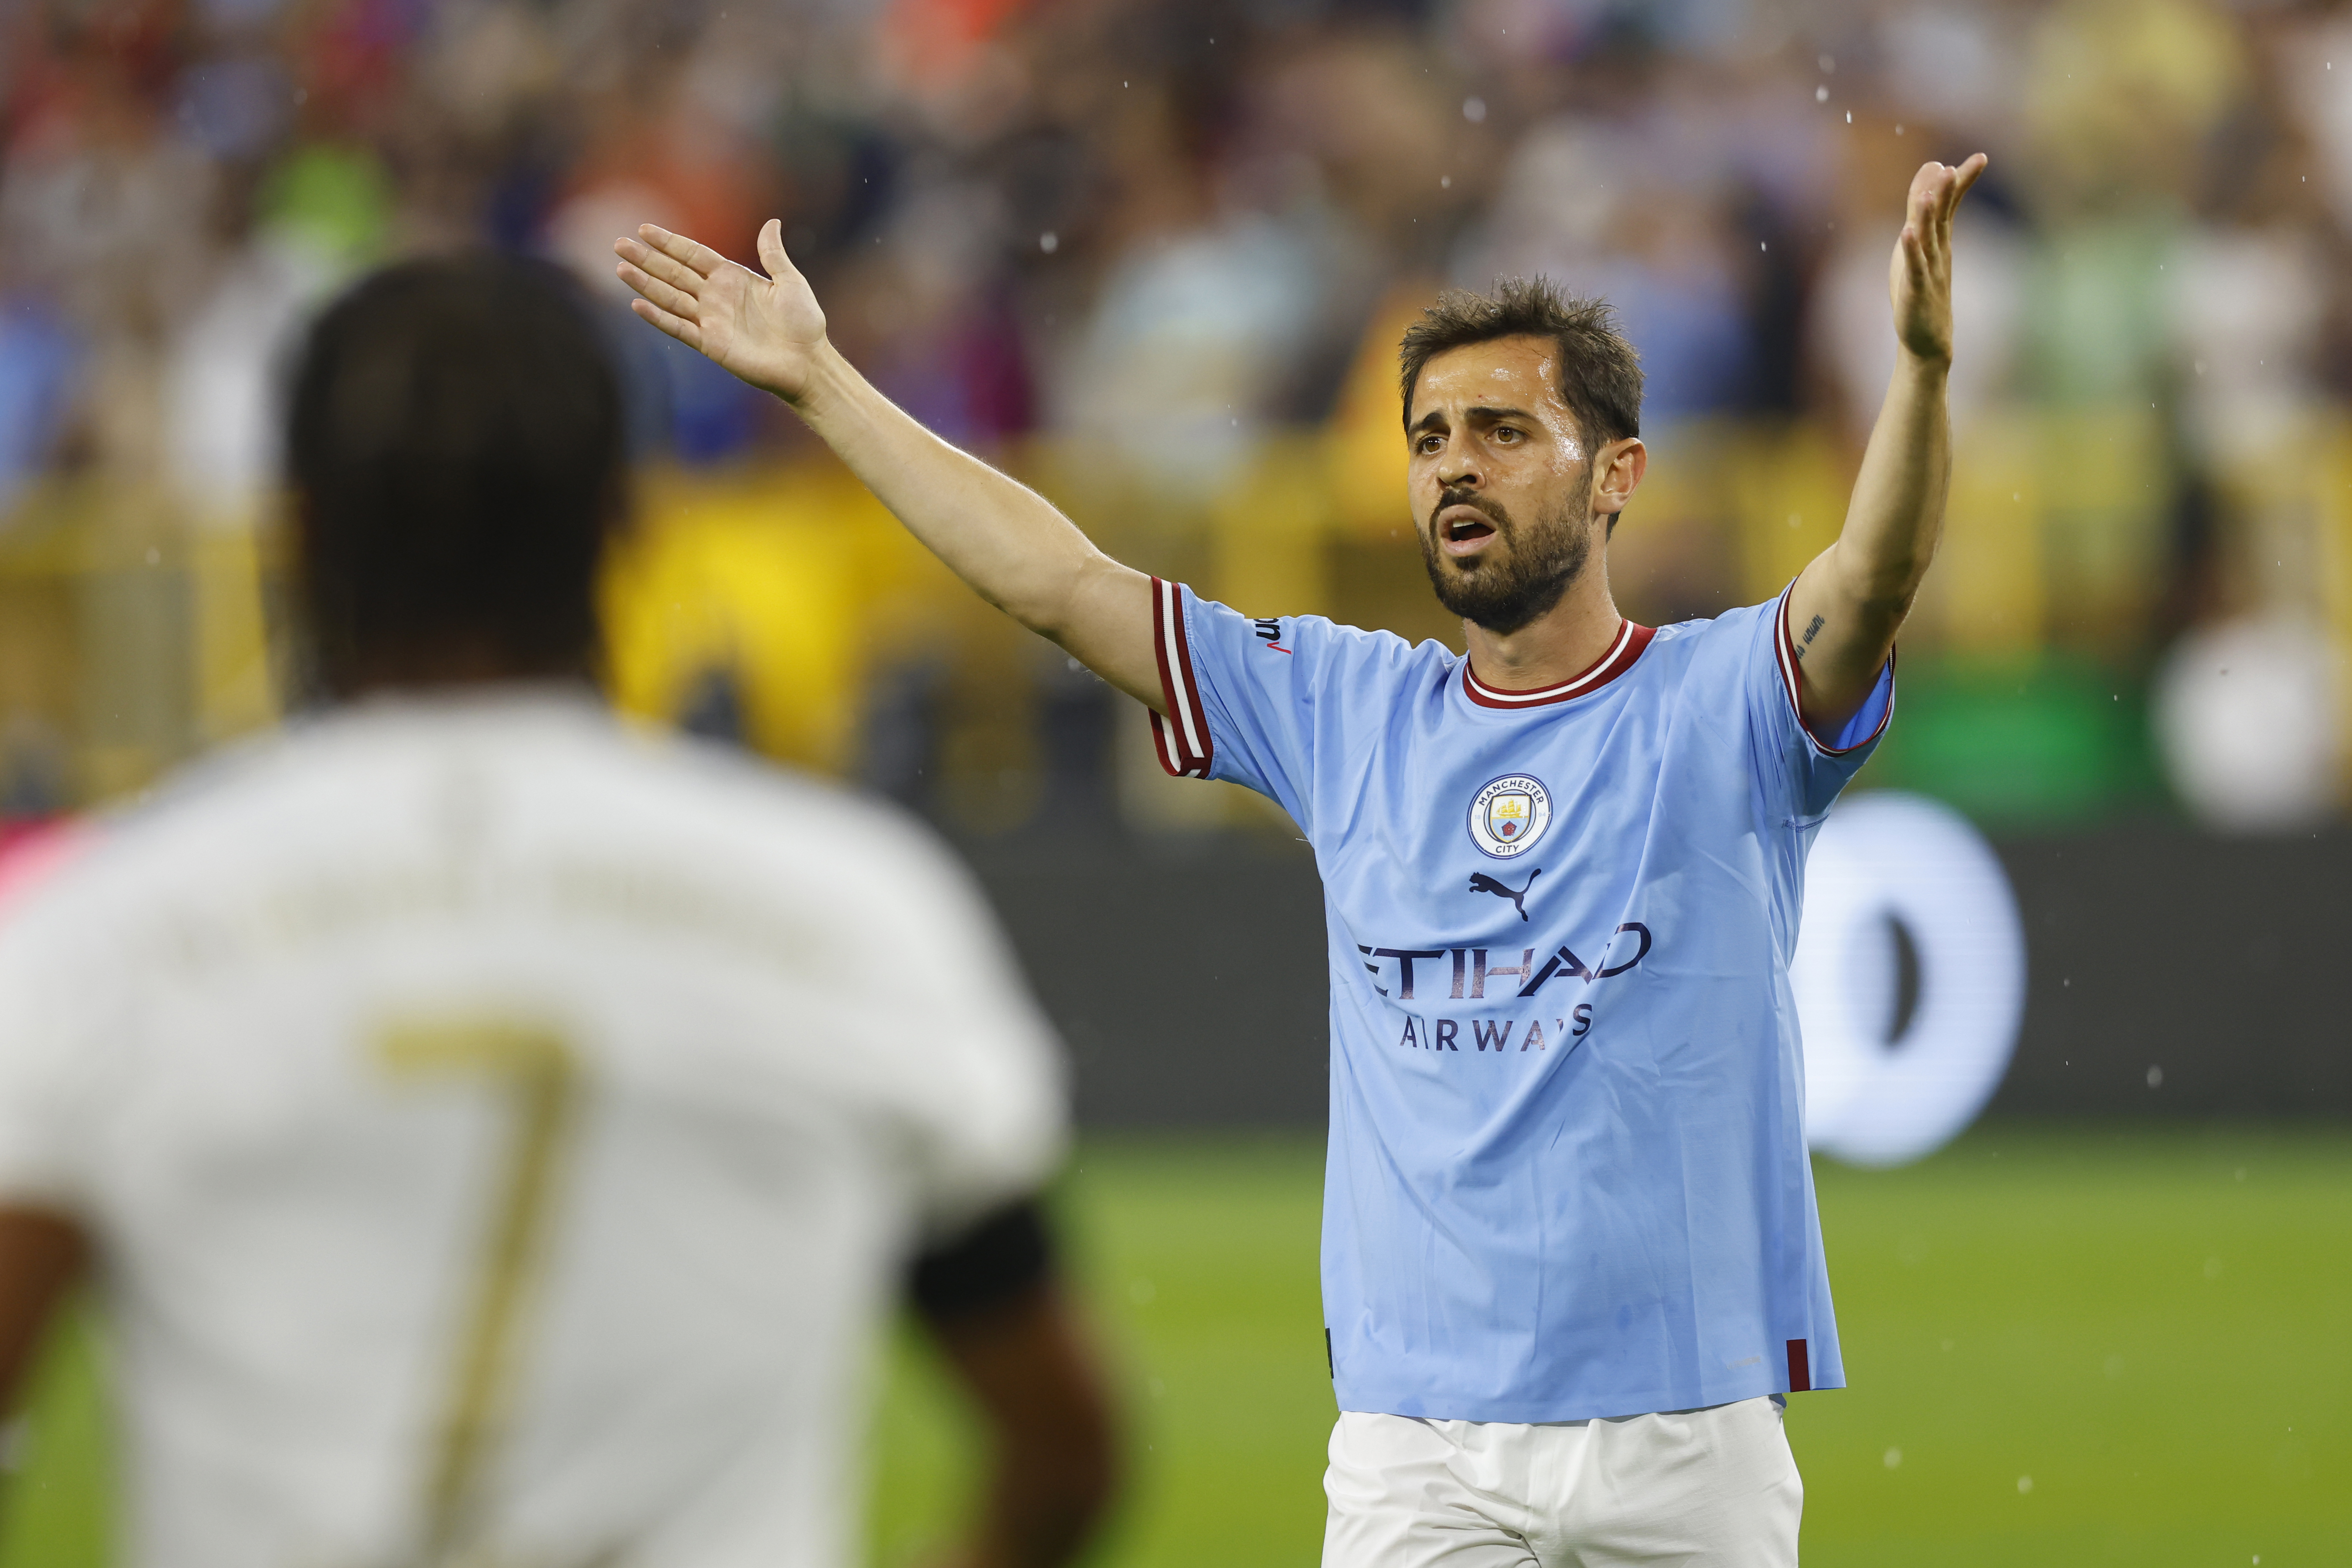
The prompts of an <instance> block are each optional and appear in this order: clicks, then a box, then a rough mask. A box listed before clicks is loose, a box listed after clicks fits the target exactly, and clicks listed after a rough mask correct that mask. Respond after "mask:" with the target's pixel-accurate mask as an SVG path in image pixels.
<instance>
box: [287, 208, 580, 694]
mask: <svg viewBox="0 0 2352 1568" xmlns="http://www.w3.org/2000/svg"><path fill="white" fill-rule="evenodd" d="M291 402H292V406H291V408H290V410H289V422H288V431H287V444H286V460H287V472H288V477H289V479H291V481H292V483H293V486H294V489H295V490H296V491H297V492H298V496H299V504H300V516H299V524H298V526H299V529H300V531H301V541H300V542H301V549H300V552H299V554H300V563H299V576H298V592H299V600H300V610H301V618H302V620H303V622H304V625H305V630H306V631H307V633H308V634H309V637H310V642H311V647H310V652H311V654H312V656H313V657H314V658H316V659H317V660H318V665H319V668H318V669H317V672H316V673H317V675H318V677H319V679H320V680H322V681H323V682H324V684H325V685H326V687H327V689H329V690H330V691H331V692H341V691H347V690H348V689H349V688H350V686H351V685H352V679H353V677H354V676H355V675H357V674H358V673H359V672H361V671H362V670H365V669H368V668H371V667H373V666H379V665H381V664H382V663H383V661H384V660H385V659H386V658H393V659H395V660H397V659H399V658H401V657H402V656H403V655H406V656H408V657H410V658H414V657H415V655H416V654H417V653H419V652H422V651H427V650H430V649H432V648H433V647H436V646H450V645H465V646H467V647H477V648H481V649H485V650H488V651H489V652H491V653H493V654H495V655H496V656H498V657H499V658H500V660H501V661H502V662H503V663H505V664H507V665H509V666H511V667H513V668H514V669H515V671H516V672H517V673H525V672H527V673H530V674H571V673H588V672H591V671H592V670H593V668H594V666H595V663H596V654H597V648H598V646H599V637H598V629H597V617H596V578H597V574H598V570H599V568H600V566H601V564H602V562H603V558H604V546H605V543H606V541H607V539H608V538H609V537H610V535H611V533H612V532H613V530H614V525H615V523H616V522H617V521H618V520H619V518H620V515H621V512H622V508H623V504H624V496H625V426H624V415H623V410H622V401H621V390H620V385H619V383H618V381H617V380H616V378H615V376H614V371H613V366H612V363H611V362H610V360H609V359H608V358H607V357H606V354H605V352H604V343H603V342H602V341H601V338H600V335H599V332H598V330H597V327H596V324H595V321H594V319H593V316H592V315H591V314H590V310H589V307H588V304H587V302H586V300H585V299H584V297H583V293H582V291H581V289H580V288H579V287H578V285H576V284H575V283H573V282H572V279H571V277H570V275H569V274H567V273H564V272H562V271H560V270H559V269H557V268H554V267H552V266H551V265H549V264H548V263H545V262H542V261H534V260H529V259H526V258H520V257H513V256H500V255H495V254H489V253H483V254H478V255H467V256H458V257H445V258H434V259H429V260H421V261H411V262H407V263H404V264H403V265H400V266H396V267H393V268H387V269H386V270H384V271H382V272H379V273H376V274H375V275H374V276H373V277H371V278H369V279H366V280H364V281H363V282H362V283H360V284H359V285H357V286H356V287H355V288H353V289H352V290H351V291H350V292H349V293H347V294H345V295H344V296H343V297H342V298H341V299H340V300H337V301H336V302H335V303H334V304H333V305H332V306H331V307H329V309H328V310H327V311H326V313H325V314H324V315H323V316H321V317H320V320H319V321H318V323H317V325H316V326H314V327H313V328H312V329H311V331H310V338H309V340H308V342H306V343H305V344H304V346H303V350H302V353H301V356H300V359H299V363H298V365H297V368H296V370H295V374H294V379H293V385H292V399H291Z"/></svg>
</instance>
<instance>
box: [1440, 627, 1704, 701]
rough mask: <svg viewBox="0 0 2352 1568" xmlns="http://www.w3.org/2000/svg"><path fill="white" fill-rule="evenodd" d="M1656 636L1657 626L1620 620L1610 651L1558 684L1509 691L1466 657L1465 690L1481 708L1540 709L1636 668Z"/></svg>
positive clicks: (1608, 681) (1584, 691) (1582, 693)
mask: <svg viewBox="0 0 2352 1568" xmlns="http://www.w3.org/2000/svg"><path fill="white" fill-rule="evenodd" d="M1657 635H1658V634H1657V628H1656V627H1654V626H1640V625H1637V624H1636V623H1634V622H1633V621H1628V620H1622V619H1621V620H1620V621H1619V622H1618V623H1617V637H1616V639H1615V640H1614V641H1612V643H1611V644H1610V645H1609V648H1608V651H1607V652H1605V653H1603V654H1602V655H1601V657H1600V658H1596V659H1594V660H1593V661H1592V662H1591V664H1589V665H1587V666H1585V667H1584V668H1583V669H1582V670H1581V671H1580V672H1579V673H1578V674H1576V675H1573V676H1570V678H1569V679H1566V680H1563V681H1561V682H1560V683H1559V685H1557V686H1544V687H1538V688H1537V689H1535V690H1533V691H1506V690H1504V689H1501V688H1500V687H1495V686H1489V685H1487V684H1486V682H1485V681H1483V680H1481V679H1478V678H1477V676H1475V675H1474V674H1472V673H1471V670H1470V660H1469V659H1468V658H1464V659H1463V661H1462V692H1463V695H1464V696H1465V697H1467V698H1469V699H1470V700H1471V701H1473V702H1475V703H1476V704H1477V705H1478V706H1479V707H1481V708H1502V709H1513V708H1541V707H1545V706H1548V705H1549V704H1550V703H1554V702H1566V701H1569V700H1571V699H1574V698H1578V697H1583V696H1586V695H1589V694H1590V693H1591V692H1595V691H1598V690H1600V689H1601V688H1602V687H1604V686H1606V685H1608V684H1609V683H1610V682H1611V681H1612V680H1614V679H1617V678H1618V677H1619V676H1621V675H1622V674H1624V673H1625V672H1626V671H1627V670H1629V669H1631V668H1633V662H1634V660H1636V659H1638V658H1641V657H1642V650H1643V649H1644V648H1646V647H1649V646H1650V639H1651V638H1652V637H1655V636H1657Z"/></svg>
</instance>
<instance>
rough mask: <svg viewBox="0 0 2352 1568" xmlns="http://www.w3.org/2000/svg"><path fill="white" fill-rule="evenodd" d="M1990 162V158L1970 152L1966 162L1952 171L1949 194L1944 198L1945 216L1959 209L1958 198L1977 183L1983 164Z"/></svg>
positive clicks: (1982, 171)
mask: <svg viewBox="0 0 2352 1568" xmlns="http://www.w3.org/2000/svg"><path fill="white" fill-rule="evenodd" d="M1991 162H1992V160H1991V159H1990V158H1988V157H1986V156H1985V155H1984V154H1983V153H1972V154H1970V156H1969V161H1968V162H1967V163H1962V164H1961V165H1960V166H1959V167H1958V168H1957V169H1955V170H1953V171H1952V176H1953V177H1952V189H1951V194H1950V195H1948V196H1947V197H1945V199H1944V216H1945V217H1946V218H1949V217H1950V216H1952V214H1954V213H1956V212H1958V210H1959V207H1960V198H1961V197H1962V196H1965V195H1968V194H1969V186H1971V185H1973V184H1976V183H1977V179H1978V176H1979V175H1981V174H1983V173H1984V172H1985V165H1986V164H1988V163H1991Z"/></svg>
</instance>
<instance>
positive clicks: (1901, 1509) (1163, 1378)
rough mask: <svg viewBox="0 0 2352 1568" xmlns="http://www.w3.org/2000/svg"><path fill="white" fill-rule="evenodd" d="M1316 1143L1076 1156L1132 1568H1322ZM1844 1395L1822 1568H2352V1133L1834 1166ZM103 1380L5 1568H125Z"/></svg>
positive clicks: (78, 1401)
mask: <svg viewBox="0 0 2352 1568" xmlns="http://www.w3.org/2000/svg"><path fill="white" fill-rule="evenodd" d="M1320 1163H1321V1155H1320V1145H1319V1141H1313V1140H1305V1139H1267V1140H1258V1141H1241V1140H1231V1139H1226V1140H1214V1139H1197V1138H1194V1139H1172V1138H1171V1139H1164V1140H1125V1141H1118V1142H1094V1143H1090V1144H1088V1145H1087V1146H1086V1148H1085V1149H1084V1150H1083V1151H1082V1152H1081V1153H1080V1154H1079V1156H1078V1158H1077V1160H1076V1169H1075V1170H1074V1171H1073V1173H1071V1175H1070V1178H1069V1180H1068V1182H1067V1184H1066V1187H1065V1190H1064V1193H1063V1195H1062V1208H1063V1213H1064V1215H1065V1217H1066V1226H1067V1229H1068V1231H1069V1235H1070V1245H1071V1249H1072V1253H1073V1258H1074V1264H1075V1268H1076V1272H1077V1274H1078V1276H1079V1278H1080V1279H1081V1281H1082V1283H1083V1288H1084V1289H1085V1292H1086V1294H1087V1297H1088V1299H1089V1300H1090V1301H1091V1302H1092V1304H1093V1307H1094V1310H1095V1312H1096V1315H1097V1321H1098V1322H1099V1324H1100V1327H1101V1333H1102V1337H1103V1339H1104V1341H1105V1344H1106V1348H1107V1352H1108V1356H1109V1359H1110V1361H1111V1363H1112V1364H1113V1366H1114V1367H1115V1369H1116V1371H1117V1374H1118V1379H1119V1381H1120V1384H1121V1385H1122V1386H1123V1388H1124V1389H1125V1391H1126V1393H1127V1395H1128V1397H1129V1402H1130V1405H1131V1407H1132V1411H1133V1417H1134V1429H1133V1438H1132V1443H1133V1451H1134V1456H1133V1457H1134V1484H1133V1488H1132V1490H1131V1493H1130V1495H1129V1498H1128V1500H1127V1501H1126V1503H1125V1505H1124V1507H1123V1508H1122V1510H1121V1511H1120V1515H1119V1518H1118V1522H1117V1524H1116V1525H1115V1527H1114V1529H1113V1531H1112V1533H1111V1536H1110V1539H1109V1540H1108V1542H1107V1544H1106V1547H1105V1550H1104V1552H1103V1553H1102V1554H1101V1561H1102V1562H1103V1563H1106V1564H1115V1565H1117V1568H1147V1565H1148V1568H1178V1565H1182V1568H1198V1565H1201V1564H1207V1563H1215V1564H1220V1565H1225V1568H1252V1565H1256V1564H1266V1565H1269V1568H1272V1565H1276V1564H1281V1565H1307V1564H1312V1563H1314V1562H1315V1559H1316V1552H1317V1543H1318V1539H1319V1536H1320V1531H1321V1521H1322V1497H1321V1491H1320V1485H1319V1483H1320V1476H1321V1468H1322V1444H1323V1439H1324V1436H1325V1434H1326V1432H1327V1431H1328V1426H1329V1423H1330V1420H1331V1414H1332V1405H1331V1395H1330V1388H1329V1384H1328V1381H1327V1379H1326V1377H1325V1375H1324V1370H1323V1342H1322V1330H1321V1322H1320V1314H1319V1312H1318V1304H1317V1298H1316V1288H1315V1264H1314V1254H1315V1238H1316V1209H1317V1198H1318V1182H1319V1177H1320ZM1821 1190H1822V1224H1823V1226H1824V1228H1825V1230H1826V1232H1827V1236H1828V1239H1829V1247H1830V1260H1831V1274H1832V1280H1833V1282H1834V1284H1835V1287H1836V1290H1837V1298H1838V1305H1839V1317H1840V1321H1841V1325H1842V1327H1843V1331H1844V1336H1845V1347H1846V1362H1847V1370H1848V1373H1849V1374H1850V1376H1851V1377H1852V1378H1853V1382H1854V1385H1855V1386H1854V1387H1853V1388H1852V1389H1849V1390H1844V1391H1842V1392H1834V1393H1822V1394H1809V1395H1803V1396H1801V1397H1799V1398H1797V1399H1794V1400H1792V1401H1791V1402H1790V1438H1791V1441H1792V1442H1793V1443H1794V1445H1795V1447H1796V1450H1797V1458H1798V1462H1799V1464H1800V1465H1801V1467H1802V1468H1803V1470H1804V1473H1805V1483H1806V1507H1805V1535H1804V1551H1805V1560H1806V1562H1807V1563H1808V1564H1809V1565H1810V1568H1863V1565H1864V1564H1869V1565H1879V1564H1900V1565H1904V1568H1959V1565H1961V1564H1967V1565H1968V1568H1981V1565H1983V1564H1986V1563H2000V1564H2003V1565H2004V1568H2039V1565H2042V1564H2051V1565H2053V1568H2054V1565H2057V1564H2066V1565H2068V1568H2076V1565H2084V1564H2116V1565H2118V1568H2120V1565H2123V1564H2132V1565H2134V1568H2170V1565H2173V1564H2179V1565H2182V1568H2189V1565H2191V1564H2195V1565H2208V1564H2210V1565H2212V1568H2228V1565H2231V1564H2241V1565H2242V1564H2251V1563H2253V1562H2254V1561H2255V1560H2256V1559H2257V1558H2259V1560H2260V1562H2261V1563H2262V1564H2263V1565H2264V1568H2294V1565H2303V1564H2312V1565H2321V1564H2325V1565H2331V1568H2333V1565H2339V1564H2346V1563H2352V1134H2347V1132H2346V1131H2339V1130H2326V1129H2313V1130H2301V1131H2257V1130H2242V1129H2241V1130H2199V1129H2168V1130H2157V1131H2147V1130H2139V1131H2118V1130H2116V1129H2112V1128H2098V1127H2084V1128H2067V1129H2055V1128H2039V1127H2021V1126H2016V1125H2010V1126H1993V1127H1989V1128H1983V1129H1979V1131H1976V1132H1974V1133H1972V1134H1970V1135H1969V1137H1967V1138H1966V1139H1964V1140H1962V1141H1961V1142H1960V1143H1958V1145H1957V1146H1955V1147H1954V1148H1952V1149H1951V1150H1948V1151H1947V1152H1945V1153H1943V1154H1941V1155H1938V1156H1937V1158H1935V1159H1933V1160H1930V1161H1927V1162H1926V1163H1922V1164H1920V1165H1916V1166H1914V1167H1912V1168H1910V1169H1907V1170H1903V1171H1895V1172H1886V1173H1865V1172H1858V1171H1850V1170H1845V1169H1843V1168H1840V1167H1838V1166H1835V1165H1831V1164H1827V1163H1824V1164H1823V1165H1822V1167H1821ZM886 1359H887V1370H886V1374H885V1383H886V1387H885V1394H884V1397H883V1401H882V1409H881V1415H880V1419H879V1421H878V1424H877V1430H876V1433H875V1436H874V1440H873V1447H874V1456H875V1458H874V1470H875V1485H874V1495H873V1500H872V1502H871V1504H870V1505H869V1510H868V1511H869V1517H870V1519H871V1521H872V1527H871V1537H872V1540H873V1542H874V1550H873V1559H874V1562H875V1563H877V1564H878V1565H880V1568H899V1565H901V1564H913V1563H920V1562H922V1561H923V1560H924V1559H925V1558H926V1557H927V1556H929V1555H931V1554H932V1553H933V1552H936V1551H937V1550H938V1549H939V1548H940V1547H941V1546H942V1545H944V1544H945V1543H947V1542H949V1541H950V1540H951V1538H952V1529H953V1521H954V1520H955V1518H956V1517H957V1516H958V1510H960V1508H961V1506H962V1503H963V1501H964V1500H965V1497H966V1495H967V1492H968V1489H969V1486H970V1480H971V1452H970V1447H971V1431H970V1429H969V1427H968V1426H967V1425H966V1423H965V1420H964V1417H963V1415H962V1413H961V1411H960V1410H959V1408H958V1407H957V1406H956V1405H955V1402H954V1400H953V1397H952V1395H951V1394H950V1393H949V1392H948V1390H947V1389H946V1387H945V1386H944V1384H942V1383H941V1381H940V1374H939V1373H938V1370H937V1368H936V1367H935V1366H934V1365H933V1364H932V1363H931V1362H930V1361H929V1358H928V1356H927V1355H926V1353H925V1352H924V1351H923V1350H922V1348H921V1346H920V1345H919V1342H916V1341H915V1340H914V1339H913V1338H912V1337H911V1336H901V1337H899V1338H898V1340H896V1341H895V1342H893V1343H892V1344H891V1346H890V1347H889V1349H888V1353H887V1358H886ZM99 1386H100V1378H99V1376H98V1373H97V1372H96V1370H95V1366H94V1361H93V1358H92V1356H91V1355H90V1354H89V1350H88V1346H87V1343H86V1342H85V1340H84V1339H83V1338H82V1337H81V1336H79V1334H75V1333H69V1334H67V1335H65V1336H61V1339H60V1343H59V1345H58V1349H57V1351H56V1352H54V1353H53V1354H52V1355H51V1357H50V1359H49V1361H48V1363H47V1366H46V1367H45V1369H44V1372H43V1373H42V1376H41V1379H40V1382H39V1386H38V1388H37V1391H36V1394H35V1410H34V1415H33V1421H32V1429H31V1432H30V1435H29V1437H28V1438H27V1439H26V1440H24V1441H22V1442H20V1443H18V1444H16V1445H15V1446H14V1450H13V1451H14V1452H15V1454H16V1474H15V1475H14V1476H13V1477H12V1478H11V1481H10V1485H9V1489H8V1491H7V1493H6V1501H5V1508H0V1568H100V1564H102V1563H105V1562H106V1556H105V1552H106V1545H105V1537H106V1532H105V1530H104V1521H103V1510H102V1500H103V1495H104V1466H103V1462H102V1455H103V1442H102V1433H101V1423H100V1419H99V1415H98V1409H99Z"/></svg>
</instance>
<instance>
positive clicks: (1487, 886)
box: [1470, 866, 1543, 920]
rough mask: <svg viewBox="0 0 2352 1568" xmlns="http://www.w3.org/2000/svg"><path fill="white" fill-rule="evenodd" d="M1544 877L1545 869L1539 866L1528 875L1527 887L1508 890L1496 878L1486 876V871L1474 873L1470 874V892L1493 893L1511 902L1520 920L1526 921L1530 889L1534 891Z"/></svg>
mask: <svg viewBox="0 0 2352 1568" xmlns="http://www.w3.org/2000/svg"><path fill="white" fill-rule="evenodd" d="M1542 875H1543V868H1542V867H1540V866H1538V867H1537V868H1535V869H1534V870H1532V871H1530V872H1528V885H1527V887H1525V888H1507V887H1505V886H1504V885H1503V884H1502V883H1500V882H1497V881H1496V880H1495V879H1494V878H1492V877H1489V876H1488V875H1486V872H1484V871H1473V872H1471V873H1470V890H1471V891H1472V892H1474V893H1492V894H1494V895H1495V896H1496V898H1498V899H1508V900H1511V908H1513V909H1515V910H1518V911H1519V919H1521V920H1526V919H1527V918H1528V889H1532V888H1533V887H1534V886H1535V885H1536V879H1537V878H1538V877H1540V876H1542Z"/></svg>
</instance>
